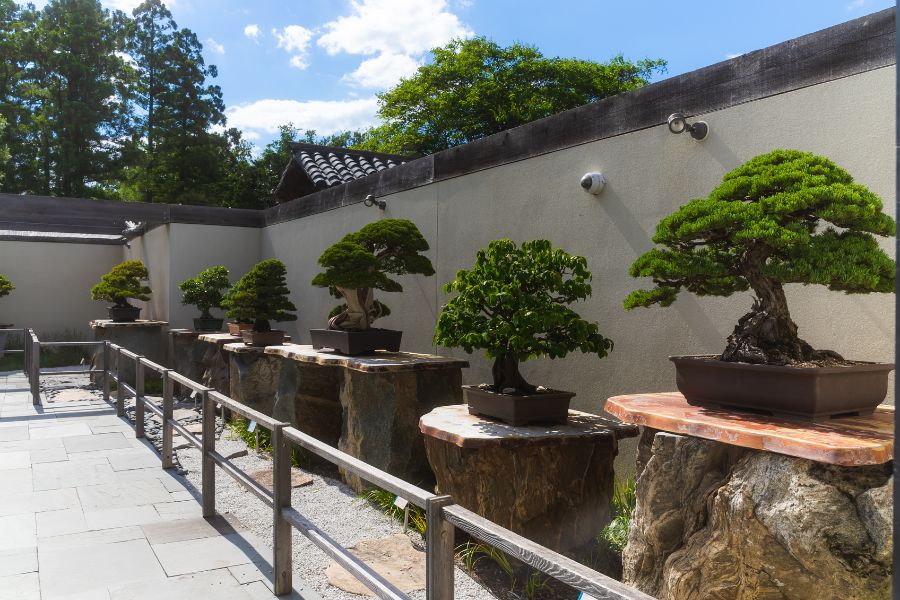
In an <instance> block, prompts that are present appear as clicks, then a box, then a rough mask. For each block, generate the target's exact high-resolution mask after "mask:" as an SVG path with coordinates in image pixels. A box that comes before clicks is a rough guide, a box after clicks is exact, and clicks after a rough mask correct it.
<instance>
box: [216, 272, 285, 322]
mask: <svg viewBox="0 0 900 600" xmlns="http://www.w3.org/2000/svg"><path fill="white" fill-rule="evenodd" d="M286 275H287V269H285V266H284V263H283V262H281V261H280V260H277V259H274V258H269V259H267V260H264V261H262V262H259V263H257V264H256V265H255V266H254V267H253V268H252V269H251V270H250V272H248V273H247V274H246V275H244V276H243V277H241V278H240V280H238V282H237V283H235V284H234V286H232V288H231V289H230V290H228V292H227V293H226V294H225V296H224V297H223V299H222V307H223V308H225V309H227V312H226V315H227V316H228V317H229V318H232V319H234V320H236V321H237V322H239V323H253V329H254V330H255V331H258V332H263V331H271V330H272V327H271V325H270V323H269V322H270V321H276V322H284V321H296V320H297V315H295V314H292V313H294V312H296V311H297V307H296V306H294V303H293V302H291V300H290V298H289V295H290V290H289V289H288V287H287V283H286V282H285V279H286Z"/></svg>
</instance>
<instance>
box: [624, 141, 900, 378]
mask: <svg viewBox="0 0 900 600" xmlns="http://www.w3.org/2000/svg"><path fill="white" fill-rule="evenodd" d="M895 229H896V224H895V223H894V220H893V219H892V218H891V217H889V216H887V215H886V214H884V213H883V212H882V202H881V199H880V198H879V197H878V196H876V195H875V194H873V193H872V192H871V191H869V190H868V189H867V188H866V187H865V186H863V185H860V184H857V183H853V178H852V177H851V176H850V175H849V174H848V173H847V172H846V171H844V170H843V169H841V168H839V167H837V166H836V165H835V164H834V163H832V162H831V161H830V160H828V159H826V158H823V157H821V156H815V155H813V154H810V153H808V152H800V151H797V150H775V151H773V152H770V153H768V154H763V155H760V156H757V157H755V158H753V159H751V160H750V161H748V162H747V163H746V164H744V165H742V166H740V167H738V168H737V169H735V170H733V171H731V172H730V173H728V174H726V175H725V177H724V178H723V180H722V183H721V184H720V185H719V186H718V187H717V188H715V189H714V190H713V191H712V192H711V193H710V194H709V197H707V198H699V199H696V200H691V201H690V202H688V203H687V204H685V205H684V206H682V207H681V208H680V209H678V210H677V211H676V212H675V213H673V214H671V215H669V216H668V217H666V218H664V219H663V220H662V221H660V223H659V225H658V226H657V228H656V235H655V236H654V237H653V241H654V242H656V243H657V244H660V245H662V246H663V248H654V249H653V250H650V251H649V252H647V253H645V254H644V255H642V256H641V257H640V258H638V259H637V260H636V261H635V262H634V264H633V265H632V266H631V269H630V271H629V272H630V274H631V275H632V277H650V278H652V280H653V283H654V284H655V287H654V288H652V289H649V290H637V291H634V292H632V293H631V294H630V295H629V296H628V297H627V298H626V299H625V308H628V309H632V308H635V307H638V306H651V305H653V304H659V305H661V306H669V305H670V304H672V302H674V301H675V298H676V297H677V296H678V293H679V292H680V291H681V290H687V291H689V292H693V293H694V294H697V295H698V296H730V295H731V294H733V293H735V292H741V291H745V290H747V289H752V290H753V293H754V295H755V300H754V302H753V307H752V309H751V310H750V312H749V313H747V314H746V315H745V316H743V317H742V318H741V319H740V320H739V322H738V325H737V327H736V328H735V330H734V332H733V333H732V334H731V336H730V337H729V338H728V344H727V347H726V348H725V351H724V353H723V354H722V357H721V358H722V360H725V361H732V362H748V363H757V364H771V365H790V364H798V363H807V362H812V363H816V364H832V363H835V362H840V361H842V360H843V359H842V358H841V357H840V356H839V355H837V354H835V353H834V352H832V351H829V350H814V349H813V348H812V347H811V346H810V345H809V344H807V343H806V342H804V341H803V340H802V339H800V338H799V337H798V335H797V325H796V324H795V323H794V322H793V320H792V319H791V315H790V312H789V310H788V305H787V299H786V298H785V294H784V285H785V284H788V283H801V284H812V283H815V284H819V285H824V286H826V287H828V289H830V290H836V291H842V292H846V293H849V294H865V293H869V292H892V291H893V290H894V261H893V260H891V258H890V257H888V255H887V254H885V253H884V251H882V250H881V248H879V246H878V242H877V241H876V238H875V237H874V235H879V236H893V235H894V234H895ZM873 234H874V235H873Z"/></svg>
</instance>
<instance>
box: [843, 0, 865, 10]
mask: <svg viewBox="0 0 900 600" xmlns="http://www.w3.org/2000/svg"><path fill="white" fill-rule="evenodd" d="M865 5H866V0H853V2H851V3H850V4H848V5H847V11H854V10H856V9H858V8H862V7H863V6H865Z"/></svg>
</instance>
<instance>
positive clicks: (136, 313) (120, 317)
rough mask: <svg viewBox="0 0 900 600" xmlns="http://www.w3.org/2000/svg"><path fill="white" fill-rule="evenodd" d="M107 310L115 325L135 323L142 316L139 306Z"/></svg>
mask: <svg viewBox="0 0 900 600" xmlns="http://www.w3.org/2000/svg"><path fill="white" fill-rule="evenodd" d="M107 310H108V311H109V318H110V319H111V320H112V322H113V323H134V322H135V321H137V320H138V317H140V316H141V309H140V308H138V307H137V306H110V307H108V308H107Z"/></svg>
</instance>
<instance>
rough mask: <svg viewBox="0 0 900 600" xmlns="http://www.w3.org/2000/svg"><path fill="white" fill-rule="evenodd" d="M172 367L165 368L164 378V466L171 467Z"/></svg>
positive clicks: (173, 384) (173, 385) (173, 382)
mask: <svg viewBox="0 0 900 600" xmlns="http://www.w3.org/2000/svg"><path fill="white" fill-rule="evenodd" d="M169 371H171V369H165V370H164V371H163V373H162V378H163V409H162V434H163V435H162V468H163V469H171V468H172V466H173V463H172V435H173V430H172V423H171V422H170V421H171V420H172V413H173V408H174V407H173V400H172V397H173V388H174V387H175V381H174V380H173V379H172V378H171V377H169Z"/></svg>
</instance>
